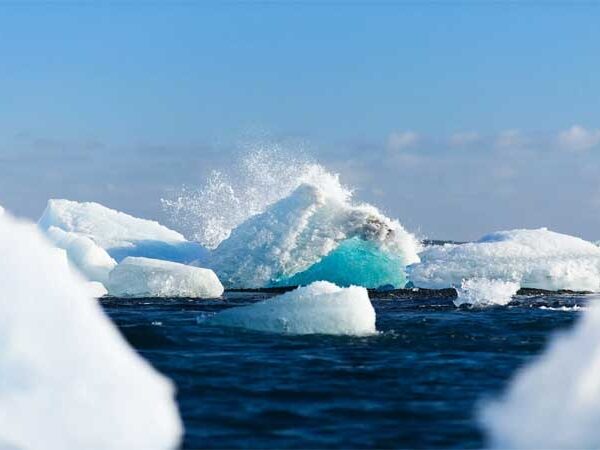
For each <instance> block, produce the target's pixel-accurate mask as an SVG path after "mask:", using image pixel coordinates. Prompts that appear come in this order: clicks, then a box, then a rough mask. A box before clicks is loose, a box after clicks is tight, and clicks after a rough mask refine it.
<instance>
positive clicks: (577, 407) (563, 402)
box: [481, 306, 600, 449]
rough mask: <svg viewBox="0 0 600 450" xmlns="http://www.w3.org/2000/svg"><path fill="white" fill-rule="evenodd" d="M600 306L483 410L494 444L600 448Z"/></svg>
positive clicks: (504, 445) (527, 446) (482, 420)
mask: <svg viewBox="0 0 600 450" xmlns="http://www.w3.org/2000/svg"><path fill="white" fill-rule="evenodd" d="M599 373H600V309H599V307H598V306H593V307H591V308H590V309H589V310H587V311H585V312H584V313H583V316H582V318H581V320H580V322H579V323H577V324H576V325H575V329H574V330H572V331H570V332H568V333H563V334H560V335H559V336H557V337H555V338H554V340H553V341H551V343H550V345H549V347H548V349H547V350H546V351H545V352H544V353H543V354H542V355H541V356H540V357H538V358H537V359H536V360H535V361H534V362H533V363H531V364H529V365H528V366H526V367H525V368H524V369H522V370H520V371H519V372H518V373H517V375H516V377H515V378H514V379H513V381H512V382H511V384H510V386H509V388H508V390H507V392H506V393H505V394H504V396H503V397H502V398H500V399H498V400H496V401H494V402H491V403H488V404H487V405H485V406H484V408H483V409H482V414H481V422H482V423H483V425H484V428H485V429H486V430H487V434H488V437H489V440H490V444H491V446H493V447H494V448H503V449H505V448H520V449H525V448H531V449H538V448H553V449H558V448H565V449H572V448H598V447H600V428H598V423H600V377H599V376H598V374H599Z"/></svg>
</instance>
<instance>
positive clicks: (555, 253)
mask: <svg viewBox="0 0 600 450" xmlns="http://www.w3.org/2000/svg"><path fill="white" fill-rule="evenodd" d="M419 256H420V257H421V262H420V263H418V264H414V265H412V266H409V267H408V268H407V271H408V275H409V279H410V280H411V281H412V282H413V284H414V285H415V286H419V287H424V288H433V289H440V288H447V287H451V286H454V287H458V286H460V285H461V283H462V281H463V280H468V279H472V278H483V279H488V280H503V281H510V282H515V283H518V284H520V286H521V287H528V288H538V289H548V290H560V289H571V290H589V291H597V290H599V289H600V248H598V247H597V246H596V245H594V244H593V243H591V242H587V241H584V240H583V239H579V238H577V237H574V236H568V235H565V234H560V233H555V232H552V231H549V230H547V229H546V228H540V229H536V230H511V231H499V232H496V233H492V234H488V235H486V236H484V237H483V238H481V239H480V240H479V241H477V242H472V243H467V244H459V245H455V244H446V245H441V246H431V247H427V248H425V249H424V250H423V252H421V253H420V255H419Z"/></svg>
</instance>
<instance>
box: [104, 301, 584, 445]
mask: <svg viewBox="0 0 600 450" xmlns="http://www.w3.org/2000/svg"><path fill="white" fill-rule="evenodd" d="M270 295H272V294H265V293H241V292H227V293H226V294H225V295H224V299H223V300H213V301H204V300H169V299H164V300H158V301H157V300H148V301H143V300H142V301H139V300H136V301H128V300H122V299H106V300H103V301H102V303H103V306H104V308H105V310H106V311H107V312H108V314H109V315H110V316H111V318H112V319H113V320H114V321H115V322H116V324H117V325H118V327H119V329H120V330H121V332H122V333H123V335H124V336H125V337H126V339H127V340H128V341H129V342H130V343H131V344H132V345H133V347H135V348H136V349H137V350H138V351H139V352H140V353H141V354H142V355H143V356H144V357H145V358H146V359H147V360H149V361H150V362H151V363H152V364H153V365H154V366H155V367H156V368H157V369H158V370H159V371H161V372H162V373H164V374H165V375H167V376H168V377H170V378H171V379H173V380H174V382H175V383H176V385H177V389H178V394H177V400H178V402H179V406H180V411H181V414H182V417H183V421H184V422H185V438H184V442H183V447H184V448H324V447H326V448H481V447H482V446H484V445H485V436H484V435H483V434H482V430H481V429H480V427H479V426H478V423H477V420H476V412H477V407H478V405H479V402H480V401H481V400H482V399H485V398H488V397H490V396H494V395H497V394H499V393H500V392H501V391H502V389H503V388H504V387H505V386H506V384H507V382H508V380H509V379H510V377H511V375H513V374H514V373H515V371H516V370H517V369H518V368H519V367H520V366H522V365H523V364H525V363H526V362H528V361H530V360H531V358H532V357H534V356H535V355H537V354H539V353H540V351H541V350H542V349H543V348H544V346H545V344H546V343H547V341H548V339H549V338H550V337H551V336H552V334H553V333H554V332H556V331H558V330H562V329H566V328H569V327H571V326H572V325H573V323H574V321H575V320H577V318H578V316H579V315H580V314H581V313H580V312H578V311H577V308H573V307H574V306H576V305H584V304H585V303H586V302H587V301H588V300H589V299H590V297H586V296H585V295H556V296H548V295H540V296H518V297H516V298H515V300H514V301H513V302H512V303H511V304H510V305H509V306H508V307H498V308H487V309H466V308H465V309H458V308H456V307H455V306H454V305H453V304H452V302H451V300H450V299H448V298H435V297H433V298H420V299H416V300H415V299H413V300H411V299H387V298H374V299H373V305H374V307H375V309H376V311H377V329H378V330H379V331H380V332H381V333H380V334H379V335H377V336H371V337H334V336H321V335H313V336H289V335H277V334H268V333H259V332H252V331H245V330H240V329H227V328H219V327H215V326H209V325H208V324H206V323H204V322H205V319H206V317H208V316H210V315H212V314H214V313H216V312H218V311H221V310H223V309H225V308H230V307H233V306H240V305H244V304H248V303H252V302H255V301H257V300H260V299H264V298H266V297H268V296H270Z"/></svg>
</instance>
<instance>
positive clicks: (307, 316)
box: [210, 281, 376, 336]
mask: <svg viewBox="0 0 600 450" xmlns="http://www.w3.org/2000/svg"><path fill="white" fill-rule="evenodd" d="M210 323H212V324H215V325H223V326H229V327H239V328H247V329H251V330H257V331H268V332H273V333H289V334H335V335H356V336H363V335H369V334H373V333H375V332H376V330H375V310H374V309H373V306H372V305H371V301H370V300H369V295H368V293H367V290H366V289H365V288H363V287H358V286H350V287H348V288H340V287H338V286H336V285H335V284H332V283H329V282H327V281H317V282H314V283H312V284H310V285H309V286H305V287H300V288H297V289H296V290H294V291H291V292H287V293H285V294H283V295H280V296H277V297H273V298H270V299H267V300H264V301H262V302H258V303H254V304H252V305H249V306H243V307H239V308H231V309H228V310H225V311H223V312H221V313H219V314H217V315H216V316H214V317H213V318H211V320H210Z"/></svg>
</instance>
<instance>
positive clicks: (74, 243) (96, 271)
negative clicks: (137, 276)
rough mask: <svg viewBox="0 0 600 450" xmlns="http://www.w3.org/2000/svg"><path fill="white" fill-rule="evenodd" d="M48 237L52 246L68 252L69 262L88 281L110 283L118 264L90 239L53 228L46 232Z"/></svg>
mask: <svg viewBox="0 0 600 450" xmlns="http://www.w3.org/2000/svg"><path fill="white" fill-rule="evenodd" d="M46 236H47V237H48V238H49V239H50V241H51V242H52V244H54V245H55V246H56V247H58V248H61V249H63V250H65V251H66V253H67V257H68V259H69V262H70V263H71V264H72V265H73V266H74V267H76V268H77V269H78V270H79V271H81V273H82V274H83V275H84V276H85V277H86V278H87V279H88V280H90V281H98V282H100V283H102V284H106V283H107V282H108V274H109V273H110V271H111V270H113V269H114V268H115V266H116V265H117V262H116V261H115V260H114V259H113V258H111V257H110V255H109V254H108V253H107V252H106V250H104V249H103V248H102V247H100V246H98V245H96V244H95V243H94V241H92V240H91V239H90V238H88V237H86V236H83V235H81V234H77V233H73V232H70V231H64V230H62V229H60V228H57V227H53V226H52V227H49V228H48V229H47V230H46Z"/></svg>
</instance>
